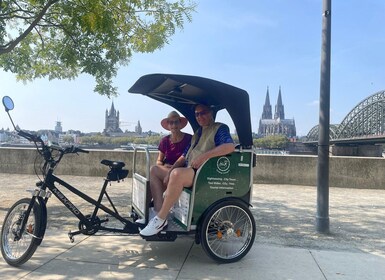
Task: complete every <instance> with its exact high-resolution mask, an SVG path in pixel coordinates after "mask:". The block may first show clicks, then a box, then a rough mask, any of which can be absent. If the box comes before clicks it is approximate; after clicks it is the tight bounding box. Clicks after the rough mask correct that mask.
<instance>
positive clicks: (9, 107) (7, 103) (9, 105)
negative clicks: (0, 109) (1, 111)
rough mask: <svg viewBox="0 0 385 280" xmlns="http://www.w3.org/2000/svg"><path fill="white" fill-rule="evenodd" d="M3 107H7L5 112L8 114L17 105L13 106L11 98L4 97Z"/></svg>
mask: <svg viewBox="0 0 385 280" xmlns="http://www.w3.org/2000/svg"><path fill="white" fill-rule="evenodd" d="M3 105H4V107H5V111H6V112H8V111H9V110H13V108H15V105H14V104H13V100H12V98H11V97H9V96H4V97H3Z"/></svg>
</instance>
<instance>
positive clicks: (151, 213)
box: [135, 207, 158, 225]
mask: <svg viewBox="0 0 385 280" xmlns="http://www.w3.org/2000/svg"><path fill="white" fill-rule="evenodd" d="M148 211H149V212H148V219H149V220H151V219H152V218H154V217H155V216H156V215H157V214H158V213H157V212H156V211H155V210H154V208H153V207H151V208H149V209H148ZM135 223H137V224H141V225H145V224H146V219H145V218H142V219H137V220H136V221H135Z"/></svg>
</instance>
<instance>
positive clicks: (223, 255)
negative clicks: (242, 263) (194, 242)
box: [200, 200, 256, 263]
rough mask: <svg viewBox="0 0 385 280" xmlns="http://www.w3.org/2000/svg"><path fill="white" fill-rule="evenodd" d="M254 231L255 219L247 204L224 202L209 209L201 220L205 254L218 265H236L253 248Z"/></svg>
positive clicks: (201, 235)
mask: <svg viewBox="0 0 385 280" xmlns="http://www.w3.org/2000/svg"><path fill="white" fill-rule="evenodd" d="M255 230H256V229H255V220H254V217H253V215H252V214H251V212H250V210H249V208H248V206H247V205H246V204H245V203H244V202H242V201H239V200H223V201H221V202H218V203H217V204H215V205H214V206H213V207H212V208H211V209H209V210H208V212H207V213H206V214H205V216H204V218H203V220H202V226H201V228H200V237H201V243H202V247H203V250H204V251H205V252H206V254H207V255H208V256H209V257H211V258H212V259H213V260H215V261H217V262H220V263H231V262H236V261H238V260H240V259H241V258H243V257H244V256H245V255H246V254H247V253H248V252H249V250H250V249H251V247H252V246H253V243H254V239H255Z"/></svg>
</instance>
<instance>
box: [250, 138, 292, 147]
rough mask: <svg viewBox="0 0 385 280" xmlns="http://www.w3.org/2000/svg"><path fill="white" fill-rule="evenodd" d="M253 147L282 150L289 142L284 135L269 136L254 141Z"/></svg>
mask: <svg viewBox="0 0 385 280" xmlns="http://www.w3.org/2000/svg"><path fill="white" fill-rule="evenodd" d="M253 142H254V143H253V144H254V146H256V147H258V148H265V149H284V148H286V146H287V144H288V142H289V140H288V139H287V137H286V136H285V135H271V136H266V137H264V138H259V139H254V141H253Z"/></svg>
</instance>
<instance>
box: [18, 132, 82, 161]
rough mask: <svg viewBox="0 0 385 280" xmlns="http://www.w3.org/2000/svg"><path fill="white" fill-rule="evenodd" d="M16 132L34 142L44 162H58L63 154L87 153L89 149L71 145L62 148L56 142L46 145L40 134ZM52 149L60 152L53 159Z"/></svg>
mask: <svg viewBox="0 0 385 280" xmlns="http://www.w3.org/2000/svg"><path fill="white" fill-rule="evenodd" d="M17 133H18V135H19V136H21V137H24V138H25V139H27V140H29V141H31V142H33V143H34V144H35V146H36V148H37V150H38V152H39V153H40V154H41V155H42V156H43V157H44V159H45V160H46V162H51V163H54V164H55V165H56V164H58V163H59V162H60V160H61V158H62V157H63V156H64V155H65V154H78V153H86V154H88V153H89V151H86V150H83V149H81V148H78V147H75V146H73V145H72V146H70V147H67V148H64V149H63V148H62V147H61V146H60V145H56V144H49V145H47V144H45V143H44V141H43V140H42V139H41V137H40V136H38V135H36V134H31V133H28V132H25V131H23V130H18V131H17ZM38 143H39V144H40V146H41V150H39V146H38ZM52 150H56V151H58V152H59V153H60V156H59V157H58V158H57V159H56V160H54V159H53V158H52V153H51V151H52Z"/></svg>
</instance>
